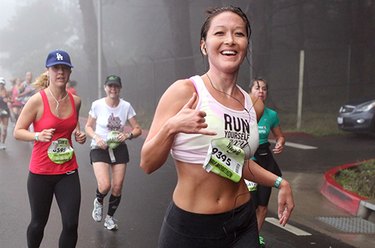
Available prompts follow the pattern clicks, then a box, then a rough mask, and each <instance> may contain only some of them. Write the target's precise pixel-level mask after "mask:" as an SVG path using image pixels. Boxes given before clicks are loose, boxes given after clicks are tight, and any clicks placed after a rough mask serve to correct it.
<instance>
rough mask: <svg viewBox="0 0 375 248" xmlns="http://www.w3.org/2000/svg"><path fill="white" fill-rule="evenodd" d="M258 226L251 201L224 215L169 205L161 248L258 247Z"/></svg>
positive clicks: (161, 233)
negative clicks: (190, 210)
mask: <svg viewBox="0 0 375 248" xmlns="http://www.w3.org/2000/svg"><path fill="white" fill-rule="evenodd" d="M258 235H259V234H258V225H257V219H256V214H255V209H254V205H253V203H252V202H251V200H250V201H249V202H247V203H246V204H244V205H242V206H240V207H237V208H236V209H234V210H232V211H229V212H226V213H222V214H196V213H191V212H187V211H185V210H183V209H180V208H179V207H177V206H176V205H175V204H174V203H173V202H172V203H171V204H170V205H169V207H168V209H167V213H166V215H165V217H164V221H163V224H162V228H161V231H160V235H159V244H158V247H159V248H176V247H178V248H190V247H195V248H200V247H201V248H211V247H212V248H249V247H251V248H258V247H259V236H258Z"/></svg>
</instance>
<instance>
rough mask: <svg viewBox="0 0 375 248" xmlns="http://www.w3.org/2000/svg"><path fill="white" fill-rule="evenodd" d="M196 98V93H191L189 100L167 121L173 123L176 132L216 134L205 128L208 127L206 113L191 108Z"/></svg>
mask: <svg viewBox="0 0 375 248" xmlns="http://www.w3.org/2000/svg"><path fill="white" fill-rule="evenodd" d="M196 99H197V94H196V93H193V96H192V97H191V98H190V100H189V101H188V102H187V103H186V104H185V105H184V106H183V107H182V109H181V110H180V111H179V112H178V113H177V114H176V115H175V116H173V117H172V118H171V119H170V120H169V122H170V123H174V125H175V129H176V133H190V134H205V135H216V132H213V131H209V130H207V129H206V128H207V127H208V125H207V123H206V120H205V117H206V113H205V112H204V111H200V110H196V109H194V108H193V106H194V103H195V101H196Z"/></svg>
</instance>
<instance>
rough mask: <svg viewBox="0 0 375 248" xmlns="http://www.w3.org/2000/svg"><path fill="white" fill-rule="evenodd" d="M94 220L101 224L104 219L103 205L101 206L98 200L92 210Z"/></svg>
mask: <svg viewBox="0 0 375 248" xmlns="http://www.w3.org/2000/svg"><path fill="white" fill-rule="evenodd" d="M92 218H93V219H94V220H95V221H96V222H100V221H102V219H103V204H101V203H100V202H99V201H98V199H97V198H95V200H94V209H93V210H92Z"/></svg>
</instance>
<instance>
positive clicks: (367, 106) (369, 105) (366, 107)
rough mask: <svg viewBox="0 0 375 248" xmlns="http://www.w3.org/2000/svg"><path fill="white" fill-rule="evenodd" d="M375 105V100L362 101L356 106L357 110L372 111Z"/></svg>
mask: <svg viewBox="0 0 375 248" xmlns="http://www.w3.org/2000/svg"><path fill="white" fill-rule="evenodd" d="M374 107H375V101H369V102H365V103H362V104H360V105H358V106H357V107H356V110H355V112H366V111H370V110H371V109H372V108H374Z"/></svg>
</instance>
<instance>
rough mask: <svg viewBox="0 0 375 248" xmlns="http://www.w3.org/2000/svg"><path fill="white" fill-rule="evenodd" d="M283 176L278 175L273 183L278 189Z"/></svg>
mask: <svg viewBox="0 0 375 248" xmlns="http://www.w3.org/2000/svg"><path fill="white" fill-rule="evenodd" d="M282 180H283V179H282V177H278V178H277V179H276V181H275V184H274V185H273V186H274V187H275V188H276V189H278V188H280V184H281V181H282Z"/></svg>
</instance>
